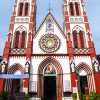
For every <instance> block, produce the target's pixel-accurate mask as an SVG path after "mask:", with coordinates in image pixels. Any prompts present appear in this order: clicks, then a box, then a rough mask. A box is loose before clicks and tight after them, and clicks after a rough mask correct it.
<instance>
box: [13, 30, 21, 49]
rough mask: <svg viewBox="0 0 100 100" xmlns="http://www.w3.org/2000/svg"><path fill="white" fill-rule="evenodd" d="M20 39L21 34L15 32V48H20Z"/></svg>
mask: <svg viewBox="0 0 100 100" xmlns="http://www.w3.org/2000/svg"><path fill="white" fill-rule="evenodd" d="M19 37H20V32H19V31H16V32H15V37H14V48H18V47H19Z"/></svg>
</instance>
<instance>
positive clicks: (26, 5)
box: [24, 3, 29, 16]
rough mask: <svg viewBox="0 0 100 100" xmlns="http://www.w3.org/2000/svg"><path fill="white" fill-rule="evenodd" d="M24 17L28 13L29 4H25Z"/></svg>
mask: <svg viewBox="0 0 100 100" xmlns="http://www.w3.org/2000/svg"><path fill="white" fill-rule="evenodd" d="M24 12H25V16H28V13H29V3H25V10H24Z"/></svg>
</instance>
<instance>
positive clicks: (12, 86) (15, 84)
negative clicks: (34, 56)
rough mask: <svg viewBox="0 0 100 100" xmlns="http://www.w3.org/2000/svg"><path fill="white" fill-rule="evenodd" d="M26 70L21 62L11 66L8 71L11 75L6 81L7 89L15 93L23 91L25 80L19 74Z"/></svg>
mask: <svg viewBox="0 0 100 100" xmlns="http://www.w3.org/2000/svg"><path fill="white" fill-rule="evenodd" d="M24 71H25V70H24V68H23V67H22V66H21V65H20V64H14V65H12V66H11V67H9V69H8V72H7V73H8V74H9V75H11V77H10V78H8V79H7V80H6V81H5V91H8V92H9V93H13V94H14V93H15V94H16V93H20V92H22V86H23V84H22V82H23V80H22V79H21V78H20V77H19V76H21V75H23V73H24ZM14 75H15V76H14Z"/></svg>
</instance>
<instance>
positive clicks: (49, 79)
mask: <svg viewBox="0 0 100 100" xmlns="http://www.w3.org/2000/svg"><path fill="white" fill-rule="evenodd" d="M54 67H55V66H53V65H52V64H48V65H47V66H46V68H45V69H44V79H43V80H44V81H43V87H44V91H43V94H44V95H43V98H44V100H56V99H57V89H56V70H55V68H54Z"/></svg>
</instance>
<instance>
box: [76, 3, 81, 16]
mask: <svg viewBox="0 0 100 100" xmlns="http://www.w3.org/2000/svg"><path fill="white" fill-rule="evenodd" d="M75 10H76V15H77V16H79V15H80V10H79V4H78V3H77V2H75Z"/></svg>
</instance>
